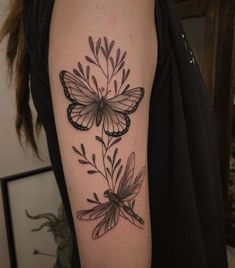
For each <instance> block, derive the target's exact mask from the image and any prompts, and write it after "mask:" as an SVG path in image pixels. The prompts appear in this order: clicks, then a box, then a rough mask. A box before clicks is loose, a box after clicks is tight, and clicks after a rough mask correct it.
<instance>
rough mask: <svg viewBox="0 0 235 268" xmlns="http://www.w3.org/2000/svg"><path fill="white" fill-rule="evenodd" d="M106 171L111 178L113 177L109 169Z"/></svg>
mask: <svg viewBox="0 0 235 268" xmlns="http://www.w3.org/2000/svg"><path fill="white" fill-rule="evenodd" d="M106 171H107V172H108V174H109V176H110V177H112V175H111V172H110V170H109V168H106Z"/></svg>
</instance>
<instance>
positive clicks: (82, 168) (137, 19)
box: [49, 0, 157, 268]
mask: <svg viewBox="0 0 235 268" xmlns="http://www.w3.org/2000/svg"><path fill="white" fill-rule="evenodd" d="M154 2H155V1H153V0H129V1H124V0H119V1H107V0H99V1H95V0H89V1H87V0H80V1H75V0H69V1H63V0H57V1H55V5H54V10H53V14H52V20H51V26H50V44H49V75H50V83H51V93H52V100H53V108H54V114H55V120H56V128H57V134H58V139H59V145H60V152H61V157H62V163H63V169H64V174H65V179H66V185H67V189H68V193H69V198H70V202H71V208H72V213H73V220H74V225H75V229H76V235H77V240H78V245H79V253H80V257H81V264H82V268H101V267H102V268H126V267H128V268H134V267H135V268H149V267H151V226H150V213H149V195H148V192H149V189H148V172H147V168H146V173H145V176H144V179H143V183H142V184H141V188H140V190H139V192H138V195H136V197H135V207H134V212H135V213H136V215H138V216H139V217H140V219H143V220H144V225H143V226H144V227H143V229H140V228H137V227H136V226H134V225H133V224H132V223H131V222H129V221H127V220H126V219H124V218H122V217H121V218H120V219H119V221H118V224H117V225H116V226H115V228H113V229H112V230H110V231H109V232H107V233H106V234H105V235H103V236H102V237H100V238H99V239H96V240H94V239H92V237H91V234H92V231H93V230H94V228H95V226H96V225H97V224H98V223H99V221H100V219H98V220H94V221H83V220H79V219H78V218H77V216H76V213H77V212H78V211H81V210H84V209H91V208H92V207H93V206H94V205H92V204H89V203H88V202H87V198H90V197H91V196H92V194H93V192H95V193H97V195H98V196H99V198H100V201H101V203H103V202H107V201H108V200H111V199H112V198H114V195H112V193H110V192H106V198H105V196H104V193H105V191H106V190H108V189H107V183H106V181H105V180H104V179H102V178H101V177H100V176H99V175H96V174H93V175H89V174H88V173H87V167H86V165H81V164H80V163H79V162H78V160H79V155H77V154H76V153H74V151H73V150H72V148H73V146H75V147H76V148H80V145H81V143H82V144H84V146H85V149H86V153H87V154H90V155H91V154H92V153H95V154H96V157H97V159H101V158H102V151H101V145H100V143H99V142H97V140H96V139H95V136H97V135H101V129H102V122H100V121H99V119H97V118H96V120H98V123H99V124H96V123H94V124H93V126H92V127H91V129H89V130H88V131H81V130H79V129H76V128H75V127H73V126H72V125H71V124H70V122H69V121H68V118H67V115H66V111H67V107H68V105H69V104H70V102H69V100H68V99H67V98H66V97H65V94H64V92H63V86H62V84H61V82H60V79H59V74H60V72H61V71H62V70H68V71H70V72H71V71H72V70H73V68H76V67H77V63H78V61H80V62H81V64H82V65H83V66H86V64H87V62H86V61H85V56H86V55H89V56H90V55H91V51H90V47H89V45H88V37H89V36H92V37H93V40H94V42H97V40H98V39H99V37H101V38H103V37H104V36H105V37H107V39H108V41H109V42H110V41H111V40H114V41H115V49H117V48H120V49H121V51H126V52H127V56H126V59H125V64H126V66H127V68H129V69H130V71H131V72H130V75H129V77H128V83H129V84H130V85H131V88H134V87H142V88H144V91H145V92H144V98H143V99H142V100H141V102H140V104H139V106H138V108H137V109H136V111H134V112H133V113H132V114H130V115H128V116H129V118H130V122H131V124H130V127H129V129H128V131H127V133H126V134H124V135H123V136H122V140H121V141H120V142H119V143H118V144H117V145H116V147H117V148H118V156H119V157H120V158H121V160H122V162H123V166H124V167H125V166H126V163H127V159H128V157H129V155H130V153H131V152H134V153H135V171H134V176H135V177H136V176H137V174H138V172H139V171H140V170H141V168H142V167H144V166H146V167H147V164H148V163H147V142H148V140H147V137H148V117H149V114H148V113H149V101H150V95H151V90H152V84H153V79H154V74H155V68H156V63H157V37H156V29H155V20H154ZM91 68H93V67H92V65H91ZM91 72H92V74H94V75H95V76H96V79H97V81H98V82H99V85H100V86H101V88H102V87H104V88H106V81H105V79H104V76H103V75H102V73H101V72H100V71H98V69H97V68H93V69H91ZM117 80H118V78H117ZM119 80H120V78H119ZM119 80H118V81H119ZM109 89H110V90H111V91H112V92H111V93H110V94H113V93H114V92H113V90H114V89H113V87H111V86H110V88H109ZM97 125H98V126H97ZM106 136H107V135H106ZM112 152H113V151H112ZM97 161H98V160H97ZM98 162H99V163H98V164H97V165H98V166H99V167H101V168H102V163H101V161H100V160H99V161H98ZM122 206H123V204H122ZM126 210H128V209H127V208H126ZM128 211H129V210H128ZM130 213H132V212H131V211H130ZM101 219H102V218H101ZM140 221H141V220H140Z"/></svg>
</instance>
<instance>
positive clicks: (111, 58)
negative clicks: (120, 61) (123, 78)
mask: <svg viewBox="0 0 235 268" xmlns="http://www.w3.org/2000/svg"><path fill="white" fill-rule="evenodd" d="M109 61H110V62H111V65H112V68H113V70H114V60H113V57H110V58H109Z"/></svg>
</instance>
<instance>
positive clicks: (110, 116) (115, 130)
mask: <svg viewBox="0 0 235 268" xmlns="http://www.w3.org/2000/svg"><path fill="white" fill-rule="evenodd" d="M103 119H104V123H103V127H104V131H105V133H106V134H107V135H108V136H113V137H119V136H122V135H124V134H125V133H126V132H127V131H128V129H129V126H130V118H129V117H128V115H126V114H124V113H119V112H116V111H114V110H113V109H112V108H111V107H109V106H108V105H106V106H105V107H104V109H103Z"/></svg>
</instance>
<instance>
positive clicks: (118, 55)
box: [115, 49, 121, 66]
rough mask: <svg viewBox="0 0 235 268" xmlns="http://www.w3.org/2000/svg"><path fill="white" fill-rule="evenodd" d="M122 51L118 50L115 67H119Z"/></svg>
mask: <svg viewBox="0 0 235 268" xmlns="http://www.w3.org/2000/svg"><path fill="white" fill-rule="evenodd" d="M120 52H121V51H120V49H118V50H117V54H116V64H115V66H117V65H118V61H119V58H120Z"/></svg>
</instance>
